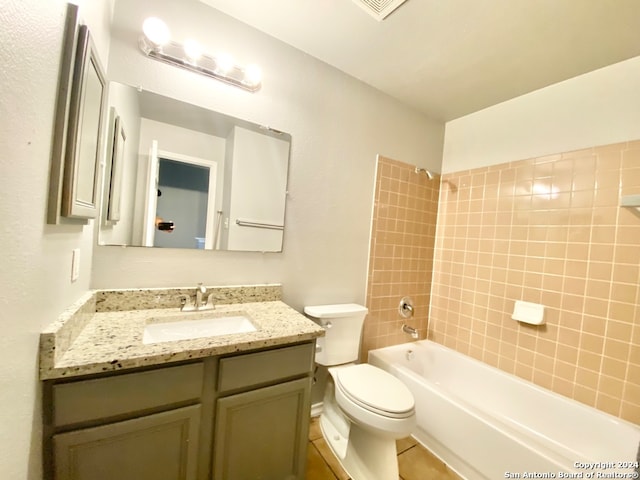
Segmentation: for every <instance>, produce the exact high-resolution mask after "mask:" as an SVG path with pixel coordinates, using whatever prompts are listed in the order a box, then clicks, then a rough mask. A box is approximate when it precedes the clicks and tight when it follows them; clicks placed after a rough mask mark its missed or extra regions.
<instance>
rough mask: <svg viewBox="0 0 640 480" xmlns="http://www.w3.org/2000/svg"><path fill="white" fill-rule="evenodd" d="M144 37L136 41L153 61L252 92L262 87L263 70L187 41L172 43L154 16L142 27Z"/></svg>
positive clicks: (190, 40)
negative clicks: (205, 50) (235, 61)
mask: <svg viewBox="0 0 640 480" xmlns="http://www.w3.org/2000/svg"><path fill="white" fill-rule="evenodd" d="M142 32H143V35H142V36H141V37H140V40H139V41H138V45H139V46H140V50H142V52H143V53H144V54H145V55H146V56H148V57H149V58H153V59H155V60H159V61H161V62H165V63H168V64H170V65H175V66H177V67H181V68H184V69H186V70H190V71H192V72H196V73H200V74H201V75H205V76H208V77H211V78H215V79H217V80H220V81H222V82H225V83H228V84H230V85H234V86H236V87H240V88H242V89H244V90H248V91H249V92H255V91H257V90H259V89H260V87H261V86H262V71H261V70H260V68H259V67H258V66H257V65H247V66H246V67H242V66H240V65H237V64H235V63H234V61H233V58H232V57H231V56H230V55H228V54H219V55H209V54H207V53H204V52H203V51H202V47H201V46H200V44H199V43H198V42H197V41H196V40H194V39H188V40H186V41H185V42H184V44H180V43H178V42H175V41H173V40H171V33H170V31H169V28H168V27H167V25H166V24H165V23H164V22H163V21H162V20H160V19H159V18H156V17H150V18H147V19H146V20H145V21H144V23H143V24H142Z"/></svg>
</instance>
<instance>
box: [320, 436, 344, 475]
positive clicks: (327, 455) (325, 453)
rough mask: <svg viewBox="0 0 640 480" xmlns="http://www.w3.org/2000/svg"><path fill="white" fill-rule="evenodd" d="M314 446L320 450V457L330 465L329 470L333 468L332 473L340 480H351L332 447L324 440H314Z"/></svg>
mask: <svg viewBox="0 0 640 480" xmlns="http://www.w3.org/2000/svg"><path fill="white" fill-rule="evenodd" d="M313 446H314V447H316V448H317V449H318V452H320V455H322V458H323V459H324V461H325V462H327V465H329V468H331V471H333V473H334V474H335V476H336V477H337V478H338V480H349V475H347V472H345V471H344V469H343V468H342V465H340V462H339V461H338V459H337V458H336V456H335V455H334V454H333V452H332V451H331V447H330V446H329V445H328V444H327V442H326V441H325V439H324V438H319V439H318V440H314V441H313Z"/></svg>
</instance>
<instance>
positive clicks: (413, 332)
mask: <svg viewBox="0 0 640 480" xmlns="http://www.w3.org/2000/svg"><path fill="white" fill-rule="evenodd" d="M402 331H403V332H404V333H408V334H409V335H411V338H415V339H416V340H417V339H418V330H417V329H415V328H413V327H410V326H409V325H406V324H404V325H402Z"/></svg>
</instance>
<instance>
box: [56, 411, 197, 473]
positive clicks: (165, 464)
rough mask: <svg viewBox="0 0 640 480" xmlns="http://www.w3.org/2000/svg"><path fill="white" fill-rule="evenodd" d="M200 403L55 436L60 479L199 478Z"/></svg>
mask: <svg viewBox="0 0 640 480" xmlns="http://www.w3.org/2000/svg"><path fill="white" fill-rule="evenodd" d="M199 426H200V406H199V405H196V406H191V407H184V408H178V409H174V410H170V411H168V412H162V413H157V414H154V415H147V416H144V417H140V418H135V419H132V420H126V421H123V422H115V423H109V424H107V425H102V426H99V427H92V428H85V429H80V430H74V431H71V432H66V433H60V434H56V435H54V436H53V450H54V452H55V478H56V479H57V480H115V479H117V480H146V479H148V480H195V479H196V467H197V463H196V459H197V453H198V432H199Z"/></svg>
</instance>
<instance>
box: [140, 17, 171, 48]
mask: <svg viewBox="0 0 640 480" xmlns="http://www.w3.org/2000/svg"><path fill="white" fill-rule="evenodd" d="M142 31H143V32H144V35H145V37H147V38H148V39H149V41H150V42H151V43H153V44H154V45H157V46H162V45H165V44H167V43H168V42H169V40H170V39H171V32H169V27H167V24H166V23H164V22H163V21H162V20H160V19H159V18H157V17H149V18H147V19H146V20H145V21H144V23H143V24H142Z"/></svg>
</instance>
